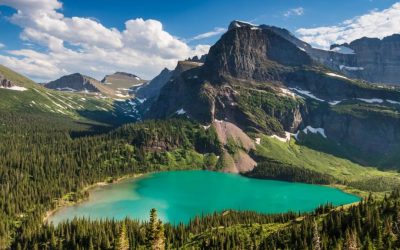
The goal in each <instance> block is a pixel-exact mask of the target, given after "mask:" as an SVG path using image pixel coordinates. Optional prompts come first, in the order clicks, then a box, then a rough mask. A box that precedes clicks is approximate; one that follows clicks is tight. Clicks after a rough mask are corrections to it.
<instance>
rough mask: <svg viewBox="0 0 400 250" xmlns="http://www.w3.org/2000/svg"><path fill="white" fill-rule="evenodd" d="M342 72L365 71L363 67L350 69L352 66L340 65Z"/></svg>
mask: <svg viewBox="0 0 400 250" xmlns="http://www.w3.org/2000/svg"><path fill="white" fill-rule="evenodd" d="M339 68H340V70H343V69H345V70H348V71H358V70H364V68H363V67H350V66H345V65H339Z"/></svg>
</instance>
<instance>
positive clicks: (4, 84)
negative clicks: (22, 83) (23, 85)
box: [0, 74, 14, 88]
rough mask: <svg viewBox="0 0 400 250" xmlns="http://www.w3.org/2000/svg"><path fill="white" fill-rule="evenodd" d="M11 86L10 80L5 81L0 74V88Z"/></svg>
mask: <svg viewBox="0 0 400 250" xmlns="http://www.w3.org/2000/svg"><path fill="white" fill-rule="evenodd" d="M13 86H14V84H13V83H12V82H11V81H10V80H8V79H6V78H5V77H4V76H3V75H2V74H0V87H3V88H11V87H13Z"/></svg>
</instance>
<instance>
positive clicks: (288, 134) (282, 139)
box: [270, 131, 292, 142]
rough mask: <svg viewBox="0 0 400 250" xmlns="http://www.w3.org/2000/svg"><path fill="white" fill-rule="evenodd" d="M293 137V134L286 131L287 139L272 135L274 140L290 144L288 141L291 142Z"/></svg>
mask: <svg viewBox="0 0 400 250" xmlns="http://www.w3.org/2000/svg"><path fill="white" fill-rule="evenodd" d="M291 135H292V134H291V133H289V132H286V131H285V137H280V136H277V135H271V136H270V137H271V138H274V139H277V140H279V141H281V142H288V141H290V137H291Z"/></svg>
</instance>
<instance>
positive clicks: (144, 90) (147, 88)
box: [134, 57, 204, 99]
mask: <svg viewBox="0 0 400 250" xmlns="http://www.w3.org/2000/svg"><path fill="white" fill-rule="evenodd" d="M202 58H203V59H204V57H202ZM201 65H203V63H202V62H201V61H200V59H198V58H197V57H195V58H194V59H189V60H185V61H179V62H178V64H177V65H176V67H175V69H174V70H169V69H167V68H165V69H163V70H162V71H161V73H160V74H159V75H158V76H156V77H155V78H154V79H153V80H151V81H150V82H148V83H146V84H143V86H140V87H139V88H137V89H136V90H135V91H134V92H135V96H136V97H138V98H139V99H152V98H155V97H157V96H158V95H159V93H160V90H161V89H162V88H163V87H164V85H165V84H167V82H168V81H170V80H171V79H174V78H176V77H179V75H180V74H182V73H183V72H185V71H187V70H189V69H192V68H196V67H198V66H201Z"/></svg>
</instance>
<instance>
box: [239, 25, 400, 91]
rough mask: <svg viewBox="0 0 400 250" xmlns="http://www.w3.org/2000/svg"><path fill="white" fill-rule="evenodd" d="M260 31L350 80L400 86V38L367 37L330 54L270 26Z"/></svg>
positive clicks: (283, 30)
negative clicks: (291, 45)
mask: <svg viewBox="0 0 400 250" xmlns="http://www.w3.org/2000/svg"><path fill="white" fill-rule="evenodd" d="M239 25H246V24H239ZM247 25H248V24H247ZM236 26H237V25H236ZM259 27H260V28H263V29H269V30H272V31H273V32H275V33H277V34H279V35H280V36H282V37H283V38H285V39H286V40H288V41H290V42H291V43H293V44H294V45H296V46H297V47H298V48H300V49H301V50H303V51H305V52H307V54H308V55H310V57H311V58H312V59H313V60H315V61H316V62H318V63H321V64H323V65H324V66H326V67H328V68H330V69H331V70H334V71H338V72H341V73H342V74H343V75H345V76H347V77H350V78H357V79H361V80H365V81H368V82H372V83H386V84H396V85H398V84H400V59H399V57H400V52H399V51H400V50H399V48H400V35H399V34H394V35H392V36H388V37H385V38H383V39H378V38H366V37H364V38H361V39H357V40H355V41H353V42H351V43H349V44H347V43H346V44H341V45H339V44H335V45H332V46H331V48H330V50H322V49H316V48H313V47H312V46H311V45H309V44H307V43H306V42H304V41H301V40H300V39H298V38H297V37H295V36H294V35H293V34H291V33H290V32H289V31H288V30H286V29H282V28H279V27H274V26H268V25H260V26H259Z"/></svg>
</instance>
